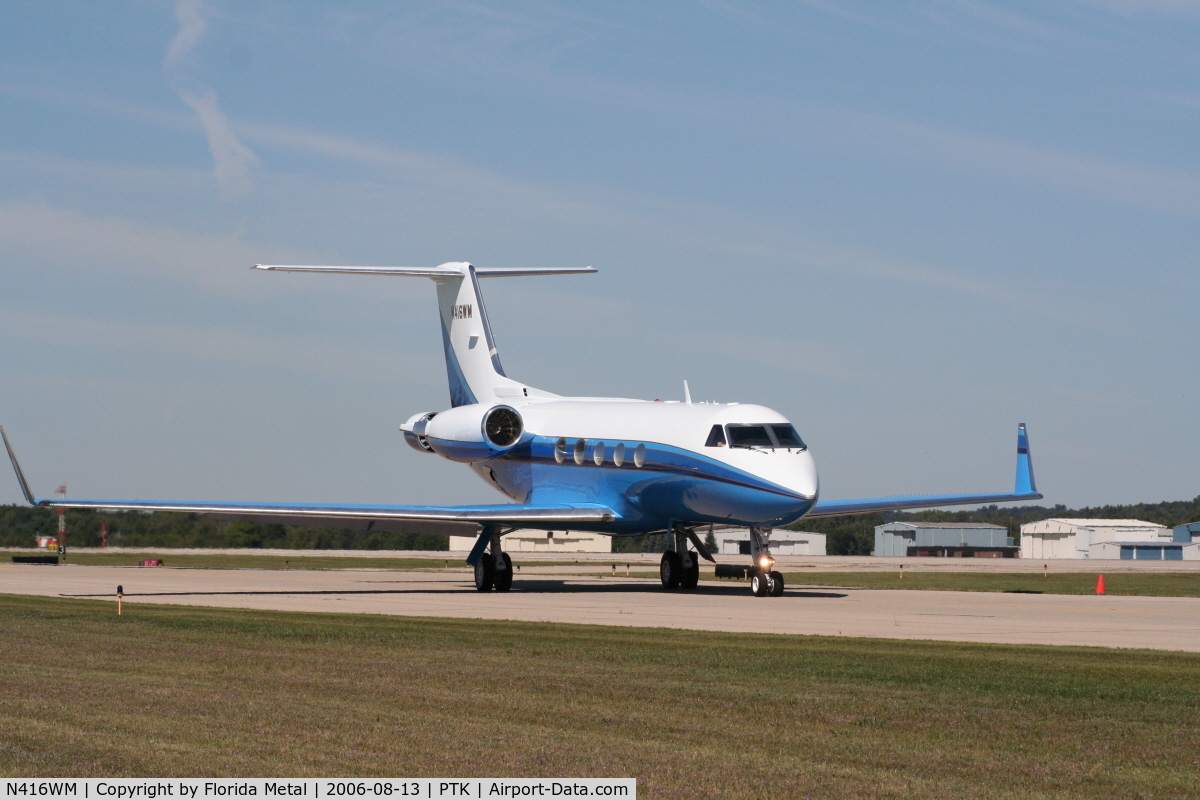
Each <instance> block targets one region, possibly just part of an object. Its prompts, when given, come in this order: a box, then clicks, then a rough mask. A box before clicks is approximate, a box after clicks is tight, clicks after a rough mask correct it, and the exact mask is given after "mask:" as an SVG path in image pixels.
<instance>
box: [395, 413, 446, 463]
mask: <svg viewBox="0 0 1200 800" xmlns="http://www.w3.org/2000/svg"><path fill="white" fill-rule="evenodd" d="M436 416H437V412H436V411H423V412H421V413H420V414H413V415H412V416H411V417H409V418H408V419H407V420H406V421H405V422H404V424H403V425H401V426H400V430H401V432H403V433H404V441H406V442H408V446H409V447H411V448H412V449H413V450H416V451H417V452H420V453H432V452H433V448H432V447H430V446H429V440H428V439H426V438H425V426H426V425H428V424H429V420H431V419H433V418H434V417H436Z"/></svg>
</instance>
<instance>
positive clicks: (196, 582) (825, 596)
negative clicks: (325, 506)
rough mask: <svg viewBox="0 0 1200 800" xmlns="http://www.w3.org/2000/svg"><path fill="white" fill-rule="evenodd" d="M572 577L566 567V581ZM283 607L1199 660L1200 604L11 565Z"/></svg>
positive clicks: (554, 577) (75, 586)
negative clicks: (761, 593) (490, 586)
mask: <svg viewBox="0 0 1200 800" xmlns="http://www.w3.org/2000/svg"><path fill="white" fill-rule="evenodd" d="M568 569H571V568H560V570H561V571H562V572H566V571H568ZM118 585H121V586H123V587H124V590H125V598H124V605H125V613H127V614H136V613H137V606H138V605H139V604H143V603H169V604H178V605H197V606H219V607H234V608H249V609H263V610H267V609H270V610H279V611H310V612H334V613H362V614H394V615H405V616H421V617H459V618H473V619H496V620H522V621H533V622H565V623H577V624H594V625H624V626H633V627H653V628H684V629H692V630H708V631H731V632H741V633H778V634H821V635H833V636H865V637H878V638H889V639H933V640H943V641H960V642H992V643H1009V644H1047V645H1084V646H1098V647H1126V648H1149V649H1156V650H1178V651H1188V652H1200V598H1194V597H1123V596H1112V595H1104V596H1095V595H1051V594H1040V595H1024V594H1000V593H990V592H936V591H912V590H909V591H905V590H886V589H847V588H842V587H820V586H789V587H788V589H787V591H786V593H785V594H784V596H783V597H780V598H756V597H753V596H751V595H750V594H749V592H748V590H747V588H746V584H745V583H744V582H716V581H702V582H701V584H700V586H699V588H698V589H696V590H695V591H691V592H665V591H663V590H662V588H661V587H660V586H659V585H658V582H657V581H656V580H647V579H639V578H625V577H617V578H613V577H607V576H602V575H595V576H592V575H584V576H580V575H567V574H554V573H553V572H551V571H547V572H543V571H541V570H538V572H537V574H536V575H535V574H530V575H528V576H527V577H518V578H517V579H516V580H515V581H514V583H513V590H512V591H511V592H509V593H505V594H499V593H495V592H488V593H481V592H477V591H475V588H474V585H473V583H472V582H471V576H470V574H469V573H467V572H465V571H462V572H441V571H438V572H397V571H387V570H369V569H341V570H312V571H310V570H241V569H239V570H214V569H171V568H139V567H93V566H80V565H74V564H63V565H59V566H39V565H22V564H4V565H0V592H2V593H5V594H23V595H43V596H53V597H78V598H91V599H108V600H115V599H116V598H115V592H116V587H117V586H118Z"/></svg>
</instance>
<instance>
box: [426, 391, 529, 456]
mask: <svg viewBox="0 0 1200 800" xmlns="http://www.w3.org/2000/svg"><path fill="white" fill-rule="evenodd" d="M524 432H525V423H524V422H523V421H522V419H521V415H520V414H519V413H517V410H516V409H515V408H512V407H510V406H504V405H491V406H488V405H483V404H481V403H472V404H471V405H466V406H458V407H457V408H452V409H450V410H449V411H441V412H438V413H437V414H433V415H431V416H429V417H427V418H425V417H423V418H421V419H419V420H418V421H417V422H416V423H415V424H414V425H413V436H414V438H416V439H417V443H418V444H419V445H420V444H427V445H428V446H429V448H430V449H431V450H432V451H433V452H435V453H437V454H438V455H439V456H442V457H443V458H448V459H450V460H451V461H468V462H470V461H486V460H487V459H489V458H495V457H496V456H498V455H501V454H502V453H504V452H506V451H508V450H510V449H512V448H513V447H515V446H516V444H517V442H519V441H521V434H523V433H524ZM405 438H407V436H406V437H405Z"/></svg>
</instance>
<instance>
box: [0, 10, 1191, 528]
mask: <svg viewBox="0 0 1200 800" xmlns="http://www.w3.org/2000/svg"><path fill="white" fill-rule="evenodd" d="M1198 34H1200V2H1192V1H1191V0H1174V1H1172V0H1161V1H1160V2H1134V1H1133V0H1128V1H1125V0H1062V1H1061V2H1053V1H1051V2H1040V3H1012V4H1000V3H992V2H986V1H985V0H961V1H957V2H954V1H951V0H946V1H945V2H895V3H835V2H826V1H825V0H811V1H810V2H792V3H755V4H738V3H734V2H697V3H674V4H657V5H656V4H638V3H626V4H622V3H612V4H586V5H585V4H563V3H550V2H530V3H521V2H505V3H489V2H469V3H466V2H464V3H437V2H422V3H407V4H400V3H383V2H378V3H372V2H355V3H341V4H330V3H311V4H309V3H270V2H259V3H254V2H242V3H232V2H217V1H216V0H213V1H212V2H203V3H200V2H194V1H188V2H179V3H177V4H176V3H170V2H148V1H147V2H133V1H130V2H113V3H105V4H94V3H83V2H72V3H63V2H42V3H37V4H22V5H20V6H19V7H17V8H15V9H14V10H10V11H8V12H7V13H6V20H5V25H3V26H0V423H2V424H4V425H5V427H6V429H7V430H8V431H9V434H10V436H11V437H12V439H13V441H14V444H15V445H16V447H17V448H18V452H19V453H20V455H21V457H22V460H23V463H24V466H25V470H26V473H27V475H28V476H29V478H30V480H31V482H33V484H34V489H35V492H37V493H39V494H47V493H49V492H50V491H51V490H52V489H53V488H54V487H55V486H57V485H58V483H59V482H62V481H66V482H67V484H68V486H69V489H70V494H71V495H72V496H75V497H121V498H142V499H200V500H280V501H287V500H294V501H314V502H316V501H347V502H350V501H363V502H428V503H454V502H495V501H497V500H498V499H499V495H496V494H495V493H494V492H492V490H490V489H489V488H488V487H486V486H485V485H484V484H483V483H482V482H480V481H478V480H477V479H475V478H474V476H472V475H471V474H470V473H469V472H467V470H465V469H464V468H462V467H461V466H456V465H452V464H449V463H446V462H442V461H441V460H440V459H436V458H432V457H422V456H421V455H419V454H417V453H415V452H413V451H411V450H409V449H408V448H407V447H406V446H405V445H404V443H403V441H402V439H401V436H400V434H399V433H398V431H397V426H398V425H399V423H400V422H402V421H403V420H404V419H406V418H407V417H408V416H410V415H411V414H413V413H416V412H419V411H429V410H439V409H441V408H444V407H445V406H446V405H447V404H448V393H447V389H446V382H445V377H444V371H443V364H442V357H441V344H440V337H439V334H438V330H437V322H436V309H435V305H434V292H433V286H432V284H430V283H429V282H427V281H422V280H417V279H385V278H368V277H340V276H319V275H285V274H263V273H252V272H250V271H249V270H248V269H247V267H249V266H250V265H251V264H253V263H256V262H264V263H345V264H415V265H426V264H436V263H440V262H443V261H453V260H469V261H472V262H474V263H476V264H486V265H489V266H491V265H495V266H524V265H530V266H558V265H583V264H594V265H596V266H597V267H598V268H599V269H600V270H601V271H600V273H599V274H597V275H592V276H563V277H555V278H524V279H510V280H496V281H488V282H485V283H484V284H483V289H484V292H485V294H486V297H487V300H488V308H489V313H490V316H491V318H492V322H493V326H494V328H495V331H496V336H497V341H498V345H499V347H500V350H501V354H502V356H503V359H504V364H505V367H506V369H507V371H508V372H509V374H510V375H512V376H514V377H516V378H517V379H519V380H523V381H526V382H528V383H530V384H532V385H534V386H538V387H540V388H544V389H547V390H549V391H554V392H558V393H560V394H579V395H620V396H628V397H643V398H648V399H653V398H664V399H671V398H679V397H680V396H681V395H682V382H683V380H684V379H687V380H688V381H689V382H690V384H691V387H692V393H693V395H694V396H695V397H696V398H697V399H711V400H718V401H733V400H737V401H741V402H757V403H762V404H764V405H768V406H771V407H773V408H776V409H778V410H779V411H781V412H783V413H784V414H787V415H788V416H789V417H790V418H791V419H792V420H793V421H795V423H796V424H797V427H798V428H799V429H800V431H801V433H802V434H803V435H804V436H805V438H806V439H807V440H808V441H809V442H810V444H811V446H812V449H813V452H814V455H815V457H816V459H817V463H818V466H819V468H820V470H821V477H822V493H823V495H824V496H826V497H829V498H834V497H851V496H861V495H877V494H891V493H915V492H945V491H974V490H987V491H993V490H1004V489H1005V488H1007V487H1008V486H1009V485H1011V481H1012V461H1013V444H1014V442H1013V439H1014V429H1015V426H1016V423H1017V422H1019V421H1023V422H1027V423H1028V424H1029V427H1030V432H1031V436H1032V439H1033V445H1034V454H1035V455H1034V457H1035V463H1036V468H1037V474H1038V479H1039V483H1040V484H1041V488H1042V489H1043V491H1044V492H1045V493H1046V495H1047V502H1050V503H1065V504H1067V505H1070V506H1076V505H1084V504H1101V503H1125V502H1137V501H1158V500H1163V499H1181V498H1191V497H1194V496H1195V495H1196V494H1198V493H1200V470H1197V467H1196V453H1197V452H1200V423H1198V421H1197V416H1198V415H1197V412H1196V409H1197V406H1198V402H1200V354H1198V343H1200V329H1198V328H1197V325H1196V308H1197V301H1198V299H1200V163H1198V158H1197V154H1198V153H1200V148H1198V145H1200V136H1198V126H1200V48H1197V47H1196V46H1195V43H1196V41H1197V40H1198V39H1197V36H1198ZM18 499H19V495H18V492H17V488H16V485H15V482H14V481H12V480H11V479H3V480H0V502H16V501H17V500H18Z"/></svg>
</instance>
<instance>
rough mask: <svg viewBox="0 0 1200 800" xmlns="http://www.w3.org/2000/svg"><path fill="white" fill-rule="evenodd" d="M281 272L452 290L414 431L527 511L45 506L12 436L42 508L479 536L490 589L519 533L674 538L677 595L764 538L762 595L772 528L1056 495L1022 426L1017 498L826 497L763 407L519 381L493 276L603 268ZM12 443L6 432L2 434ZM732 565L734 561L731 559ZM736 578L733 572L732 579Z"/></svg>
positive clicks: (757, 559) (482, 570) (478, 573)
mask: <svg viewBox="0 0 1200 800" xmlns="http://www.w3.org/2000/svg"><path fill="white" fill-rule="evenodd" d="M254 268H255V269H260V270H270V271H279V272H333V273H339V274H345V273H351V274H360V275H406V276H414V275H415V276H420V277H424V278H430V279H432V280H433V282H434V283H435V284H437V294H438V306H439V309H440V311H441V325H442V343H443V345H444V347H445V352H446V372H447V375H448V377H449V380H450V408H449V409H447V410H445V411H430V412H425V413H421V414H414V415H413V416H412V417H410V418H409V419H408V421H406V422H405V423H404V424H403V425H401V426H400V430H401V431H403V433H404V438H405V441H407V442H408V444H409V445H410V446H412V448H413V449H414V450H416V451H418V452H420V453H422V454H425V455H431V456H441V457H442V458H446V459H449V460H451V461H458V462H462V463H464V464H466V465H467V466H469V467H470V468H471V470H473V471H474V472H475V474H476V475H478V476H479V477H480V478H482V479H483V480H484V481H486V482H487V483H489V484H491V485H492V486H494V487H495V488H496V489H497V490H498V491H499V492H501V493H502V494H504V495H506V496H507V497H509V498H510V499H511V500H512V501H513V502H511V503H501V504H497V505H477V506H397V505H367V506H354V505H304V504H283V503H193V502H159V501H155V502H141V501H124V500H122V501H109V500H69V501H63V500H58V501H56V500H36V499H35V498H34V497H33V495H32V494H31V493H30V491H29V486H28V484H27V483H26V481H25V478H24V476H22V474H21V469H20V466H19V465H18V464H17V461H16V457H15V456H14V455H13V451H12V448H11V447H10V446H9V445H8V438H7V436H5V437H4V442H5V447H6V448H7V449H8V454H9V457H10V458H11V459H12V462H13V467H14V469H15V470H16V473H17V478H18V480H19V482H20V484H21V490H22V491H23V492H24V495H25V498H26V500H28V501H29V502H30V503H31V504H36V505H42V506H57V507H66V508H93V509H104V510H114V511H116V510H135V511H182V512H192V513H197V514H202V515H205V516H207V517H213V518H217V519H225V520H247V521H257V522H278V523H287V524H303V525H317V526H330V527H342V528H355V529H359V530H379V531H403V532H415V533H434V534H445V535H451V534H455V535H464V534H466V535H473V536H476V537H477V539H476V543H475V546H474V548H473V549H472V551H471V553H470V555H469V557H468V558H467V563H468V564H470V565H472V566H473V567H474V569H475V586H476V588H478V589H479V590H480V591H490V590H493V589H494V590H496V591H501V592H503V591H507V590H508V589H509V588H510V587H511V586H512V579H513V569H512V560H511V559H510V558H509V556H508V555H507V554H506V553H504V551H503V549H502V547H501V542H502V537H503V536H504V535H505V534H506V533H508V532H510V531H513V530H516V529H518V528H535V529H541V530H555V529H559V530H562V529H573V530H583V531H595V532H597V533H602V534H607V535H610V536H637V535H642V534H646V533H654V532H666V533H667V534H669V536H668V542H669V544H668V550H667V551H666V552H665V553H664V554H663V556H662V562H661V566H660V574H661V577H662V584H663V586H664V587H665V588H667V589H677V588H694V587H695V586H696V583H697V580H698V578H699V570H700V563H699V559H698V557H703V558H705V559H707V560H709V561H713V557H712V555H711V554H710V553H709V552H708V551H707V550H706V549H705V547H704V545H703V543H702V541H701V539H700V538H699V537H698V536H697V535H696V531H697V530H698V529H700V528H702V527H704V526H711V525H738V526H746V527H748V528H749V529H750V552H751V559H752V561H751V564H750V565H749V566H748V567H737V568H736V570H737V573H738V574H741V573H743V572H746V573H748V574H749V576H750V587H751V590H752V591H753V593H754V594H755V595H756V596H758V597H764V596H768V595H770V596H775V597H778V596H779V595H781V594H782V593H783V577H782V576H781V575H780V574H779V573H778V572H777V571H775V570H774V569H773V567H774V563H775V562H774V559H773V558H772V557H771V549H770V535H771V529H772V528H776V527H779V526H782V525H788V524H790V523H793V522H796V521H797V520H799V519H801V518H804V517H825V516H833V515H839V514H855V513H862V512H870V511H882V510H888V509H904V508H926V507H931V506H949V505H968V504H980V503H1000V502H1008V501H1016V500H1036V499H1039V498H1041V496H1042V495H1041V494H1039V493H1038V491H1037V489H1036V487H1035V485H1034V478H1033V466H1032V463H1031V461H1030V455H1029V441H1028V438H1027V435H1026V432H1025V426H1024V425H1023V424H1022V425H1020V426H1018V429H1017V477H1016V486H1015V487H1014V489H1013V491H1012V493H1010V494H957V495H925V496H915V497H881V498H866V499H857V500H820V499H818V494H819V488H818V480H817V469H816V465H815V464H814V463H813V458H812V454H811V453H810V452H809V450H808V448H807V447H806V446H805V444H804V441H803V440H802V439H801V438H800V435H799V434H798V433H797V432H796V429H795V427H794V426H793V425H792V423H791V422H789V421H788V419H787V418H786V417H784V416H783V415H782V414H780V413H779V412H777V411H772V410H771V409H769V408H764V407H763V406H757V405H745V404H738V403H729V404H722V403H696V402H692V400H691V397H690V396H689V395H688V393H687V388H686V384H685V386H684V393H685V399H684V400H683V401H682V402H680V401H667V402H660V401H657V400H654V401H647V400H628V399H624V398H611V397H562V396H559V395H556V394H551V393H550V392H546V391H543V390H541V389H535V388H533V387H532V386H527V385H525V384H523V383H521V382H520V381H516V380H513V379H512V378H510V377H508V376H507V375H506V374H505V372H504V368H503V367H502V366H501V365H500V356H499V353H498V352H497V349H496V342H495V339H494V338H493V336H492V329H491V325H489V323H488V317H487V312H486V310H485V309H484V305H483V297H482V295H481V294H480V292H479V278H500V277H512V276H522V275H554V274H571V273H590V272H595V271H596V270H594V269H593V268H591V267H584V268H575V269H509V268H481V267H475V266H472V265H471V264H467V263H447V264H442V265H441V266H438V267H324V266H268V265H263V264H258V265H255V267H254ZM0 433H2V429H0ZM719 567H724V568H726V570H729V569H733V567H732V565H719ZM726 570H722V571H726Z"/></svg>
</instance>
